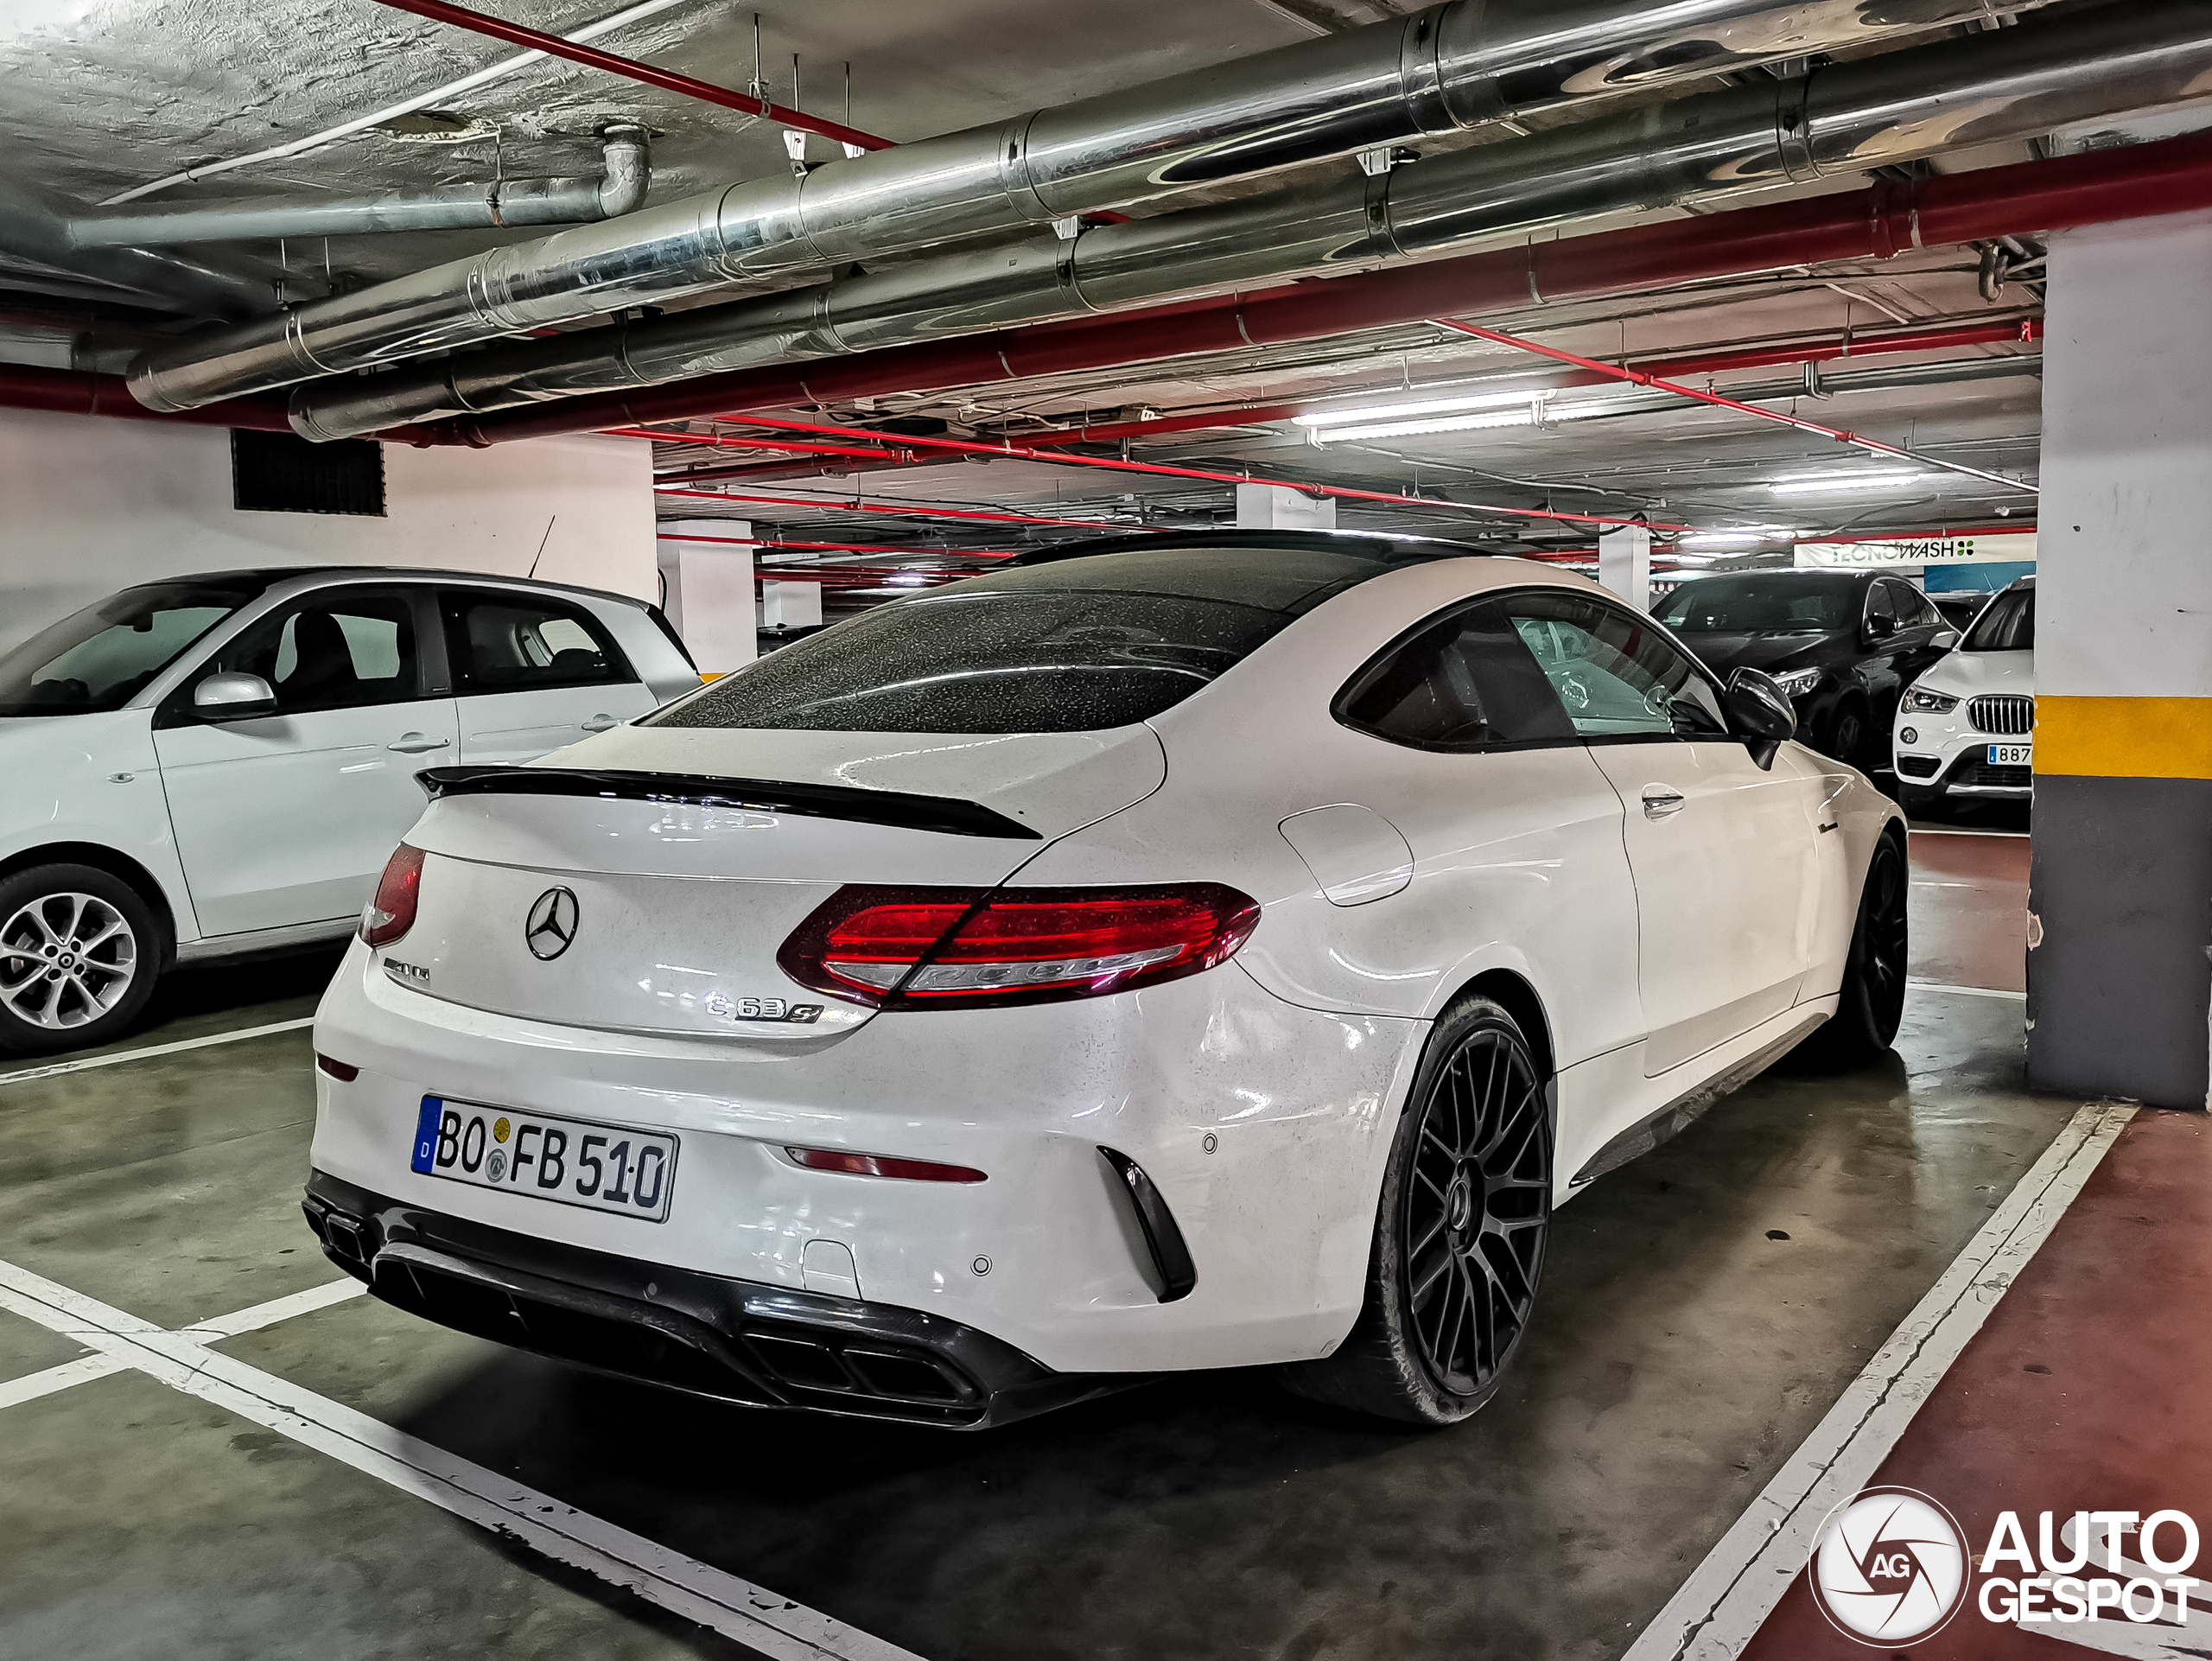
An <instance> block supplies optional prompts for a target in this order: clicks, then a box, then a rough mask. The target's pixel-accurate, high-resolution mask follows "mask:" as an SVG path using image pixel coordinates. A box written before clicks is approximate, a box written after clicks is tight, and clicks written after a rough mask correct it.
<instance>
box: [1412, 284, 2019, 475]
mask: <svg viewBox="0 0 2212 1661" xmlns="http://www.w3.org/2000/svg"><path fill="white" fill-rule="evenodd" d="M1435 321H1436V326H1437V327H1438V328H1448V329H1451V330H1452V331H1453V332H1454V333H1456V334H1465V335H1470V336H1471V337H1472V338H1474V339H1476V340H1488V341H1490V342H1491V344H1492V345H1494V346H1505V347H1513V348H1514V349H1515V350H1516V351H1520V352H1529V353H1535V355H1536V356H1538V357H1542V358H1548V359H1550V360H1552V361H1553V362H1554V363H1564V364H1572V365H1573V366H1574V367H1575V368H1577V369H1579V370H1580V371H1582V372H1584V373H1586V374H1591V375H1596V376H1598V377H1599V378H1600V379H1605V380H1612V381H1623V382H1625V383H1627V384H1628V385H1631V386H1645V387H1649V388H1650V389H1651V390H1652V391H1655V392H1667V393H1670V394H1672V395H1673V396H1674V397H1675V398H1689V399H1691V400H1693V401H1694V402H1695V403H1699V404H1709V405H1711V406H1712V407H1713V408H1714V409H1716V410H1734V411H1735V412H1736V413H1737V414H1738V415H1747V416H1751V417H1756V418H1757V419H1758V420H1760V421H1771V422H1774V423H1777V424H1779V425H1781V426H1784V427H1788V428H1789V429H1790V430H1792V431H1795V432H1801V433H1811V434H1813V435H1815V436H1816V437H1821V438H1832V439H1834V441H1835V442H1837V443H1839V444H1843V445H1847V446H1848V447H1850V448H1851V449H1858V450H1865V451H1866V453H1867V454H1868V455H1883V456H1887V457H1889V458H1890V459H1891V460H1892V461H1910V462H1912V463H1913V464H1914V465H1915V466H1916V467H1928V468H1936V469H1938V470H1939V471H1941V472H1944V473H1955V474H1961V475H1963V476H1965V477H1967V478H1969V479H1979V480H1981V481H1982V482H1983V483H1984V484H1992V485H2001V486H2003V487H2005V489H2007V490H2019V491H2024V492H2026V493H2028V494H2029V495H2031V496H2033V495H2037V494H2039V493H2041V491H2042V488H2043V487H2041V486H2040V485H2031V484H2029V483H2027V482H2026V481H2025V480H2020V479H2015V478H2012V477H2010V476H2009V475H2007V474H2002V473H1990V472H1987V471H1985V470H1984V469H1983V468H1970V467H1968V466H1967V464H1966V463H1965V462H1963V461H1944V460H1942V458H1940V457H1937V456H1932V455H1921V454H1920V453H1919V452H1918V451H1916V450H1912V449H1907V448H1905V447H1904V446H1903V445H1899V444H1891V443H1889V442H1886V441H1885V440H1883V439H1879V438H1869V437H1867V436H1866V435H1865V434H1863V433H1855V432H1851V431H1849V430H1846V429H1844V428H1841V427H1830V426H1827V425H1826V424H1824V423H1821V422H1818V421H1808V420H1807V419H1806V418H1805V417H1803V416H1801V415H1797V414H1795V413H1793V412H1791V411H1789V410H1763V409H1761V408H1759V406H1758V405H1757V404H1746V403H1745V402H1743V401H1742V400H1741V399H1739V398H1723V397H1721V396H1720V394H1719V393H1718V392H1707V391H1700V390H1699V389H1698V388H1696V387H1694V386H1685V385H1682V383H1681V382H1680V381H1678V380H1669V379H1666V378H1665V377H1664V376H1661V375H1654V374H1649V373H1647V372H1644V371H1643V370H1640V369H1623V368H1621V367H1619V366H1618V365H1614V364H1609V363H1600V362H1599V360H1597V359H1595V358H1586V357H1583V356H1582V355H1581V354H1580V353H1573V352H1569V351H1567V350H1566V349H1565V348H1564V347H1556V346H1546V345H1544V344H1543V343H1542V342H1541V341H1540V340H1529V339H1527V338H1526V337H1525V336H1522V335H1517V334H1505V333H1503V331H1501V330H1498V329H1495V328H1484V327H1483V326H1482V325H1481V324H1480V323H1470V322H1466V321H1463V320H1461V319H1459V318H1457V317H1440V318H1438V319H1436V320H1435Z"/></svg>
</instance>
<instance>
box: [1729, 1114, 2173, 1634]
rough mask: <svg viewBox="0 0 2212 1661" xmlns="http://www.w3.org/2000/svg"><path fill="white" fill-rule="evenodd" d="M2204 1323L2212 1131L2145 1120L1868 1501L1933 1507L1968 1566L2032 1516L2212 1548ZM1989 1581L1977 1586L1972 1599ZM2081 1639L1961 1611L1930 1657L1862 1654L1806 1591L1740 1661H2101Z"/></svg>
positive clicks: (1945, 1383)
mask: <svg viewBox="0 0 2212 1661" xmlns="http://www.w3.org/2000/svg"><path fill="white" fill-rule="evenodd" d="M2208 1309H2212V1119H2208V1118H2207V1117H2206V1116H2205V1115H2203V1114H2201V1113H2166V1112H2158V1111H2152V1110H2150V1109H2145V1110H2144V1111H2142V1112H2140V1113H2139V1114H2138V1115H2137V1116H2136V1117H2135V1119H2134V1121H2133V1123H2130V1124H2129V1125H2128V1127H2127V1128H2126V1130H2123V1131H2122V1132H2121V1133H2120V1139H2119V1140H2118V1141H2117V1142H2114V1143H2113V1148H2112V1150H2111V1151H2110V1152H2109V1153H2107V1155H2105V1158H2104V1162H2103V1163H2102V1164H2101V1165H2100V1166H2099V1167H2098V1168H2097V1169H2096V1171H2095V1172H2094V1174H2092V1175H2091V1176H2090V1178H2089V1180H2088V1184H2087V1185H2086V1186H2085V1187H2083V1188H2082V1192H2081V1193H2080V1195H2079V1196H2077V1197H2076V1199H2075V1201H2074V1204H2073V1205H2072V1206H2070V1207H2069V1209H2068V1211H2067V1212H2066V1214H2065V1216H2063V1217H2062V1218H2061V1219H2059V1221H2058V1225H2057V1226H2056V1228H2055V1229H2054V1230H2053V1231H2052V1232H2051V1235H2050V1238H2049V1239H2047V1240H2045V1241H2044V1245H2043V1249H2042V1250H2041V1251H2038V1252H2037V1254H2036V1256H2035V1257H2034V1258H2033V1259H2032V1260H2031V1262H2030V1263H2029V1264H2028V1266H2027V1268H2026V1269H2025V1270H2024V1271H2023V1272H2022V1273H2021V1275H2020V1277H2019V1279H2018V1281H2017V1282H2014V1283H2013V1286H2012V1289H2011V1290H2010V1291H2008V1292H2007V1293H2006V1294H2005V1297H2004V1299H2003V1301H2000V1302H1999V1304H1998V1306H1997V1308H1995V1309H1994V1310H1993V1311H1992V1312H1991V1314H1990V1316H1989V1320H1988V1322H1987V1324H1986V1325H1985V1326H1984V1327H1982V1329H1981V1330H1980V1332H1979V1333H1976V1334H1975V1335H1974V1338H1973V1340H1971V1341H1970V1342H1969V1343H1968V1344H1967V1347H1966V1350H1965V1352H1963V1353H1962V1354H1961V1356H1960V1357H1959V1359H1958V1361H1957V1362H1956V1363H1955V1365H1953V1366H1952V1368H1951V1370H1950V1371H1949V1372H1948V1374H1946V1375H1945V1376H1944V1378H1943V1380H1942V1383H1941V1384H1938V1385H1937V1386H1936V1389H1935V1391H1933V1392H1931V1394H1930V1395H1929V1399H1928V1402H1927V1403H1926V1404H1925V1405H1924V1406H1923V1408H1922V1409H1921V1410H1920V1412H1919V1414H1918V1415H1917V1416H1916V1417H1915V1418H1914V1420H1913V1422H1912V1424H1911V1427H1910V1429H1907V1430H1906V1432H1905V1433H1904V1436H1903V1437H1902V1438H1901V1439H1900V1440H1899V1441H1898V1442H1897V1447H1896V1448H1893V1449H1892V1450H1891V1454H1890V1457H1889V1458H1888V1460H1887V1461H1885V1462H1884V1464H1883V1466H1882V1467H1881V1469H1880V1471H1879V1472H1878V1473H1876V1475H1875V1477H1874V1480H1873V1481H1872V1483H1871V1484H1870V1485H1869V1486H1901V1487H1907V1488H1913V1489H1916V1490H1918V1491H1919V1492H1923V1493H1925V1494H1928V1495H1929V1496H1931V1497H1932V1498H1934V1499H1938V1500H1941V1501H1942V1503H1943V1504H1944V1505H1946V1506H1948V1508H1949V1509H1950V1511H1951V1513H1952V1515H1953V1516H1955V1518H1957V1519H1958V1521H1959V1524H1960V1525H1961V1528H1963V1529H1964V1531H1965V1532H1966V1536H1967V1550H1968V1552H1969V1553H1970V1554H1972V1555H1974V1556H1980V1553H1981V1552H1982V1551H1983V1550H1985V1549H1986V1547H1987V1545H1988V1543H1989V1538H1990V1531H1991V1530H1992V1529H1993V1527H1994V1526H1995V1524H1996V1521H1997V1515H1998V1513H1999V1511H2018V1513H2019V1514H2020V1520H2021V1522H2022V1524H2024V1527H2025V1530H2026V1532H2027V1535H2028V1540H2029V1544H2030V1546H2031V1549H2032V1548H2033V1547H2034V1545H2035V1543H2036V1535H2037V1514H2038V1513H2039V1512H2042V1511H2053V1512H2056V1513H2057V1515H2056V1517H2055V1518H2053V1526H2054V1528H2056V1527H2058V1526H2061V1525H2063V1524H2064V1523H2065V1522H2066V1520H2067V1519H2068V1518H2070V1517H2071V1516H2072V1515H2073V1513H2074V1512H2075V1511H2139V1512H2142V1513H2144V1514H2145V1515H2148V1514H2149V1513H2150V1512H2152V1511H2159V1510H2163V1509H2165V1508H2167V1507H2172V1508H2174V1509H2176V1510H2178V1511H2186V1512H2188V1513H2189V1514H2190V1516H2192V1517H2194V1518H2196V1522H2197V1524H2198V1527H2199V1528H2200V1529H2201V1530H2202V1531H2203V1535H2204V1540H2205V1544H2206V1545H2207V1547H2212V1425H2208V1422H2207V1416H2206V1413H2205V1406H2206V1389H2207V1384H2206V1381H2207V1380H2208V1379H2212V1320H2208V1319H2207V1318H2206V1314H2205V1312H2206V1311H2207V1310H2208ZM2178 1541H2179V1537H2178V1535H2177V1534H2176V1533H2175V1532H2174V1531H2172V1530H2171V1529H2165V1530H2162V1531H2161V1532H2160V1536H2159V1546H2160V1550H2163V1551H2164V1552H2166V1553H2167V1554H2169V1555H2172V1554H2174V1553H2176V1552H2177V1550H2178V1549H2179V1545H2178ZM2061 1550H2062V1551H2063V1548H2062V1549H2061ZM2122 1552H2123V1555H2124V1556H2130V1557H2139V1556H2140V1553H2139V1550H2138V1549H2137V1546H2136V1539H2135V1537H2134V1536H2133V1535H2129V1536H2126V1537H2124V1538H2123V1545H2122ZM2208 1565H2212V1550H2205V1551H2203V1552H2202V1553H2200V1555H2199V1556H2198V1558H2197V1561H2196V1564H2195V1565H2194V1566H2193V1570H2192V1572H2194V1573H2196V1574H2197V1575H2212V1567H2208ZM2087 1572H2088V1573H2090V1574H2094V1573H2096V1572H2098V1571H2096V1570H2094V1569H2090V1570H2088V1571H2087ZM1999 1573H2000V1574H2009V1575H2017V1574H2018V1570H2017V1569H2011V1568H2003V1569H1999ZM1986 1578H1987V1577H1986V1575H1980V1574H1975V1575H1973V1576H1972V1581H1973V1585H1972V1592H1973V1594H1977V1595H1978V1594H1979V1593H1980V1589H1981V1586H1982V1584H1983V1581H1985V1580H1986ZM2201 1591H2202V1588H2200V1593H2201ZM2168 1609H2169V1611H2171V1602H2169V1604H2168ZM2200 1627H2202V1632H2200V1631H2199V1628H2200ZM2079 1630H2080V1628H2079V1627H2069V1626H2059V1625H2052V1626H2039V1627H2037V1628H2036V1629H2034V1631H2033V1632H2029V1631H2025V1630H2022V1629H2020V1628H2018V1627H2013V1626H2000V1625H1997V1624H1994V1623H1993V1622H1990V1621H1988V1620H1984V1619H1983V1618H1982V1616H1981V1615H1980V1613H1979V1612H1978V1611H1977V1609H1976V1608H1975V1607H1974V1604H1973V1603H1972V1602H1971V1601H1969V1602H1968V1603H1967V1606H1966V1607H1964V1608H1963V1609H1962V1610H1961V1612H1960V1613H1959V1615H1958V1616H1957V1617H1956V1618H1955V1620H1952V1622H1951V1623H1950V1624H1949V1625H1948V1626H1946V1627H1945V1628H1944V1629H1943V1630H1942V1632H1939V1633H1937V1634H1936V1636H1935V1637H1934V1638H1932V1639H1928V1640H1927V1641H1925V1642H1924V1643H1923V1644H1920V1645H1913V1646H1910V1647H1909V1648H1904V1649H1898V1648H1892V1647H1889V1646H1870V1645H1863V1644H1859V1643H1854V1642H1853V1641H1852V1640H1850V1639H1846V1638H1844V1637H1843V1636H1841V1635H1840V1633H1838V1632H1836V1631H1835V1630H1834V1628H1833V1627H1831V1626H1829V1625H1828V1624H1827V1620H1825V1619H1824V1617H1823V1616H1822V1615H1821V1612H1820V1611H1819V1610H1818V1609H1817V1608H1816V1607H1815V1606H1814V1603H1813V1601H1812V1598H1811V1595H1810V1594H1808V1591H1807V1590H1806V1587H1805V1581H1804V1579H1803V1577H1802V1575H1801V1576H1800V1577H1799V1578H1798V1579H1797V1580H1796V1581H1794V1582H1793V1583H1792V1584H1791V1586H1790V1588H1789V1591H1788V1592H1787V1593H1786V1594H1784V1595H1783V1600H1782V1601H1781V1602H1780V1603H1779V1604H1778V1605H1777V1606H1776V1607H1775V1611H1774V1613H1772V1614H1771V1615H1770V1616H1769V1617H1768V1618H1767V1620H1766V1624H1765V1625H1764V1626H1762V1627H1761V1628H1760V1629H1759V1632H1758V1636H1757V1637H1755V1638H1754V1639H1752V1640H1751V1644H1750V1645H1748V1646H1747V1647H1746V1648H1745V1651H1744V1652H1743V1653H1744V1656H1745V1658H1746V1661H1805V1658H1828V1657H1834V1658H1850V1661H1866V1658H1867V1657H1869V1656H1878V1655H1891V1656H1899V1655H1910V1656H1912V1657H1914V1658H1915V1661H1920V1658H1939V1657H1940V1658H1942V1661H2070V1658H2087V1657H2089V1656H2092V1655H2094V1654H2095V1653H2096V1651H2094V1650H2091V1649H2088V1648H2083V1647H2080V1646H2076V1645H2069V1644H2065V1643H2063V1642H2061V1643H2053V1642H2052V1641H2051V1639H2053V1638H2056V1639H2064V1638H2065V1636H2066V1635H2067V1634H2068V1633H2069V1632H2077V1631H2079ZM2136 1630H2138V1631H2144V1630H2148V1629H2145V1628H2138V1629H2136ZM2188 1630H2189V1635H2190V1639H2192V1640H2193V1641H2194V1642H2195V1643H2196V1644H2199V1645H2202V1648H2203V1649H2204V1650H2205V1651H2208V1652H2212V1617H2207V1616H2205V1615H2203V1614H2202V1613H2199V1614H2197V1615H2196V1616H2195V1617H2193V1618H2192V1619H2191V1620H2190V1626H2189V1629H2188ZM2041 1633H2049V1634H2050V1635H2051V1636H2050V1637H2048V1638H2047V1637H2044V1636H2040V1635H2038V1634H2041ZM2176 1636H2177V1637H2178V1636H2179V1634H2176Z"/></svg>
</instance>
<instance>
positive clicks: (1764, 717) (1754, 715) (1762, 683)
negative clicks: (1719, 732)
mask: <svg viewBox="0 0 2212 1661" xmlns="http://www.w3.org/2000/svg"><path fill="white" fill-rule="evenodd" d="M1726 708H1727V710H1728V730H1729V731H1731V732H1732V733H1734V734H1735V735H1737V736H1738V738H1741V739H1742V740H1743V741H1744V745H1745V748H1747V749H1748V750H1750V751H1751V760H1754V761H1756V762H1757V763H1758V765H1759V766H1760V767H1762V768H1766V767H1772V766H1773V765H1774V753H1775V752H1776V751H1777V750H1778V749H1780V748H1782V742H1783V740H1784V739H1786V738H1795V737H1796V735H1797V710H1796V705H1794V704H1792V703H1790V702H1789V694H1788V693H1787V692H1785V691H1783V690H1782V684H1781V683H1780V682H1779V681H1777V680H1776V679H1775V678H1774V677H1773V676H1771V675H1770V674H1768V673H1767V672H1766V671H1764V670H1763V669H1738V671H1736V672H1735V673H1734V674H1732V675H1731V676H1729V677H1728V691H1727V697H1726Z"/></svg>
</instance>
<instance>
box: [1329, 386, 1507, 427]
mask: <svg viewBox="0 0 2212 1661" xmlns="http://www.w3.org/2000/svg"><path fill="white" fill-rule="evenodd" d="M1542 396H1544V393H1543V392H1542V391H1541V389H1539V388H1536V387H1531V386H1524V387H1522V388H1521V389H1520V390H1519V391H1511V392H1467V393H1464V394H1462V395H1461V396H1459V397H1458V398H1423V399H1421V400H1420V401H1418V402H1416V403H1411V404H1370V405H1369V406H1368V407H1367V408H1365V409H1363V410H1308V411H1306V414H1304V415H1296V416H1293V417H1291V421H1292V422H1293V423H1294V424H1295V425H1298V426H1300V427H1336V426H1342V425H1344V423H1347V422H1354V421H1400V420H1408V419H1414V420H1417V419H1419V418H1420V417H1423V416H1434V415H1447V414H1450V413H1452V411H1454V410H1495V409H1498V408H1501V407H1502V406H1503V405H1506V404H1526V403H1528V402H1529V399H1530V398H1540V397H1542Z"/></svg>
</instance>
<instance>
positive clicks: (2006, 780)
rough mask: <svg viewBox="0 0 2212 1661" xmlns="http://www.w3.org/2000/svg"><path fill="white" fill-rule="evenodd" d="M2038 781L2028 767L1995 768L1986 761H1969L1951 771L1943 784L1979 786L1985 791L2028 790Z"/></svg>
mask: <svg viewBox="0 0 2212 1661" xmlns="http://www.w3.org/2000/svg"><path fill="white" fill-rule="evenodd" d="M2035 781H2036V776H2035V773H2033V772H2032V771H2031V769H2029V768H2027V767H1991V766H1990V765H1989V763H1988V762H1986V761H1982V760H1974V761H1967V762H1965V763H1963V764H1961V766H1959V767H1954V768H1953V769H1952V770H1951V775H1950V777H1949V778H1948V779H1946V780H1944V781H1943V782H1944V783H1946V784H1948V785H1953V786H1958V785H1966V786H1980V787H1981V788H1983V789H1999V790H2028V789H2031V788H2032V787H2033V786H2034V785H2035Z"/></svg>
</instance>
